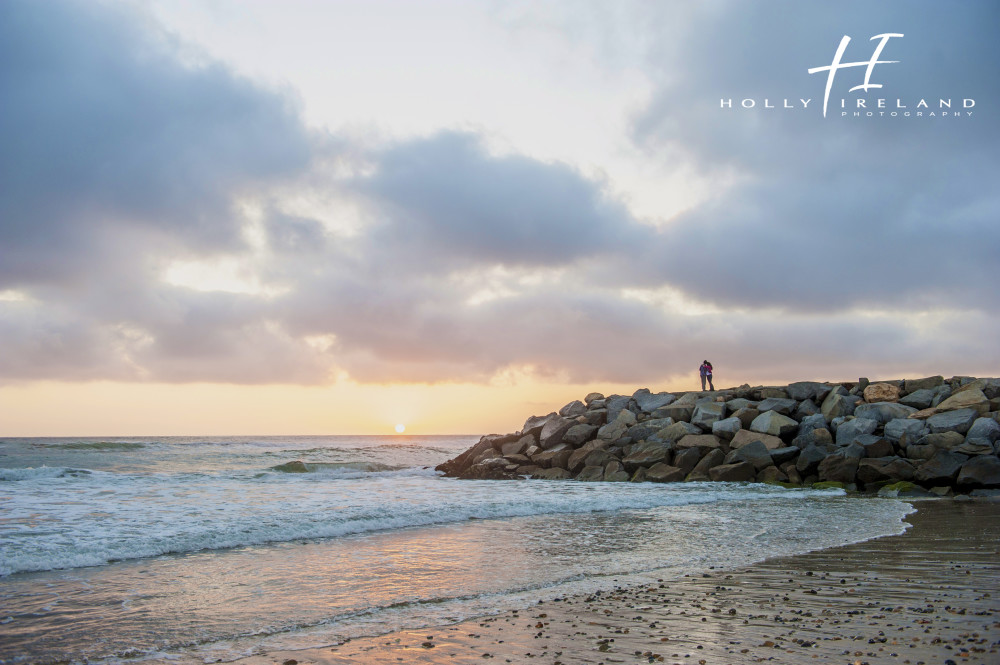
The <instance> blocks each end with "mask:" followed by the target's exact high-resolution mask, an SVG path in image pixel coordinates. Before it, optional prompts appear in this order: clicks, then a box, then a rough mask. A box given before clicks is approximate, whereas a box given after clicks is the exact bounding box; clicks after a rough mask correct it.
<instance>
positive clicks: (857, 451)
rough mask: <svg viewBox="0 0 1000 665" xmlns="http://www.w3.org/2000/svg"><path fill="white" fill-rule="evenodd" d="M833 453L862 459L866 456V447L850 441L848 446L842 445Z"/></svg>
mask: <svg viewBox="0 0 1000 665" xmlns="http://www.w3.org/2000/svg"><path fill="white" fill-rule="evenodd" d="M830 454H831V455H839V456H840V457H853V458H854V459H862V458H864V456H865V448H864V446H862V445H861V444H859V443H850V444H848V445H846V446H842V447H840V448H838V449H837V450H835V451H833V452H832V453H830Z"/></svg>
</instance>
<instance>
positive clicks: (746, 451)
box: [733, 441, 774, 471]
mask: <svg viewBox="0 0 1000 665" xmlns="http://www.w3.org/2000/svg"><path fill="white" fill-rule="evenodd" d="M733 454H734V459H735V461H737V462H750V463H751V464H753V467H754V469H755V470H756V471H760V470H761V469H765V468H767V467H769V466H772V465H773V464H774V461H773V460H772V459H771V452H770V451H769V450H768V449H767V446H765V445H764V444H763V443H761V442H760V441H751V442H750V443H748V444H747V445H745V446H743V447H742V448H740V449H739V450H736V451H734V453H733Z"/></svg>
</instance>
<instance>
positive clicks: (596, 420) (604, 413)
mask: <svg viewBox="0 0 1000 665" xmlns="http://www.w3.org/2000/svg"><path fill="white" fill-rule="evenodd" d="M577 420H578V421H582V422H583V423H584V424H587V425H593V426H594V427H602V426H604V425H606V424H607V423H608V410H607V409H589V410H588V411H587V413H585V414H584V415H582V416H580V417H579V418H577Z"/></svg>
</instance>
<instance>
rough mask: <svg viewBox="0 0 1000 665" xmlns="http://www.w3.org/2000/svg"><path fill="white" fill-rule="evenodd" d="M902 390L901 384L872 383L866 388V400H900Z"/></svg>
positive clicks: (870, 401) (869, 401)
mask: <svg viewBox="0 0 1000 665" xmlns="http://www.w3.org/2000/svg"><path fill="white" fill-rule="evenodd" d="M901 395H902V391H901V390H900V389H899V386H896V385H893V384H891V383H872V384H869V385H868V387H867V388H865V392H864V397H865V401H866V402H868V403H869V404H871V403H872V402H898V401H899V398H900V396H901Z"/></svg>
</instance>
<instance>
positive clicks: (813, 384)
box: [785, 381, 830, 402]
mask: <svg viewBox="0 0 1000 665" xmlns="http://www.w3.org/2000/svg"><path fill="white" fill-rule="evenodd" d="M785 392H787V393H788V396H789V397H790V398H791V399H794V400H795V401H797V402H802V401H805V400H807V399H808V400H812V401H814V402H821V401H822V400H823V399H824V398H826V396H827V395H828V394H830V386H829V385H827V384H825V383H819V382H817V381H796V382H795V383H790V384H788V387H787V388H785Z"/></svg>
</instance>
